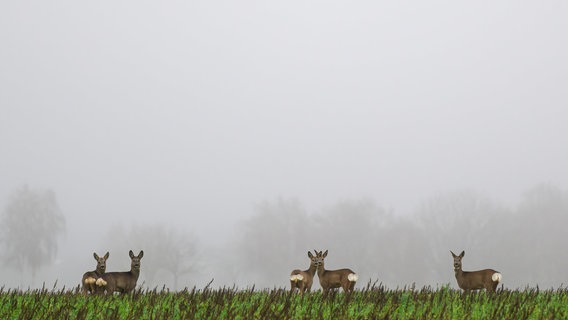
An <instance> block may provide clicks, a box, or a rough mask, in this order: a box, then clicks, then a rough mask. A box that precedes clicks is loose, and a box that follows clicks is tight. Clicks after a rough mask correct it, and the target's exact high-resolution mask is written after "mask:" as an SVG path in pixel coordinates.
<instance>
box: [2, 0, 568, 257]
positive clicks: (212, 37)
mask: <svg viewBox="0 0 568 320" xmlns="http://www.w3.org/2000/svg"><path fill="white" fill-rule="evenodd" d="M567 16H568V3H567V2H565V1H547V2H542V1H528V2H523V3H520V2H519V1H501V2H494V1H475V2H456V1H407V2H400V1H392V2H383V1H358V2H353V1H344V2H337V1H281V2H270V1H268V2H267V1H256V2H254V1H171V2H157V1H102V2H101V1H96V2H88V3H87V2H78V1H49V2H48V1H2V2H1V3H0V43H1V44H0V45H1V47H2V50H0V154H1V157H0V177H2V178H1V179H0V204H1V205H2V206H3V205H4V204H5V203H6V201H7V198H8V196H9V195H10V193H11V192H12V191H14V189H16V188H17V187H19V186H20V185H22V184H29V185H30V186H33V187H40V188H51V189H53V190H54V191H55V192H56V194H57V197H58V200H59V202H60V204H61V207H62V209H63V211H64V213H65V215H66V216H67V220H68V226H69V227H70V229H71V230H70V231H69V235H68V237H69V238H70V239H71V240H73V241H75V242H81V241H83V240H81V241H78V240H76V238H75V237H76V236H77V235H78V234H80V233H81V232H82V231H78V230H79V229H80V228H79V227H77V226H79V225H80V224H81V223H84V221H85V219H87V218H88V217H89V216H92V215H99V217H104V218H106V219H109V220H111V221H112V220H115V221H117V222H119V223H129V222H131V221H132V220H133V219H142V220H143V221H164V220H166V221H167V220H170V221H171V223H172V224H173V225H175V226H178V227H181V228H187V229H190V230H195V231H196V232H198V233H200V235H201V236H203V235H204V234H206V233H209V232H213V233H216V235H217V236H218V233H221V232H229V231H232V229H233V228H234V225H233V222H235V221H237V220H239V219H240V218H241V217H243V216H244V215H248V214H250V213H251V212H252V210H253V205H254V204H255V203H258V202H260V201H262V200H265V199H273V198H276V197H279V196H282V197H297V198H299V199H300V200H301V201H303V202H304V203H305V204H306V206H308V208H314V209H317V208H318V207H320V206H322V205H326V204H329V203H331V202H334V201H337V200H340V199H345V198H358V197H370V198H373V199H376V201H377V202H378V203H379V204H381V205H384V206H387V207H391V208H393V209H394V210H395V212H399V213H407V212H409V211H412V210H413V208H414V207H415V206H416V205H417V204H418V203H419V202H420V201H422V200H424V199H425V198H427V197H429V196H432V195H434V194H437V193H439V192H444V191H447V190H453V189H458V188H473V189H476V190H480V191H481V192H484V193H487V194H489V195H492V196H494V197H496V198H499V199H503V200H504V201H508V200H511V199H513V200H514V199H515V198H516V197H517V196H518V195H519V193H520V192H522V191H523V190H525V189H526V188H528V187H531V186H532V185H534V184H537V183H541V182H551V183H554V184H557V185H559V186H561V187H568V170H566V165H567V163H568V161H567V160H568V157H567V156H568V154H567V150H566V146H567V145H568V126H567V125H566V119H567V110H568V109H567V102H568V97H567V93H566V92H567V91H566V88H568V62H567V59H566V57H568V45H567V42H566V40H565V37H566V31H567V30H568V19H566V17H567ZM223 219H228V220H227V222H225V223H224V224H223V226H221V227H219V226H218V225H217V223H218V222H219V221H223ZM86 232H87V233H88V234H93V233H95V231H93V230H91V231H86ZM84 241H88V240H84ZM204 241H208V240H204ZM212 241H215V240H212ZM82 245H84V246H85V247H86V248H89V244H87V243H82ZM89 250H90V249H89ZM89 255H90V252H89Z"/></svg>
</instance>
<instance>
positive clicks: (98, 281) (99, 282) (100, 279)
mask: <svg viewBox="0 0 568 320" xmlns="http://www.w3.org/2000/svg"><path fill="white" fill-rule="evenodd" d="M96 283H97V286H99V287H104V286H106V285H107V282H106V281H105V280H104V279H103V278H98V279H97V282H96Z"/></svg>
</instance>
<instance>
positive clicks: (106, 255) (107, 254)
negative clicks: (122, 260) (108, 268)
mask: <svg viewBox="0 0 568 320" xmlns="http://www.w3.org/2000/svg"><path fill="white" fill-rule="evenodd" d="M109 255H110V254H109V253H108V251H107V253H106V254H105V257H104V258H105V260H106V259H108V256H109Z"/></svg>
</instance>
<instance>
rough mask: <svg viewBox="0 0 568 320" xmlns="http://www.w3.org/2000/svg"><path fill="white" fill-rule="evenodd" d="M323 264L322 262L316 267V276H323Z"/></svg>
mask: <svg viewBox="0 0 568 320" xmlns="http://www.w3.org/2000/svg"><path fill="white" fill-rule="evenodd" d="M325 271H326V270H325V266H324V264H323V263H322V264H321V265H320V266H319V267H318V277H320V278H321V277H323V275H324V273H325Z"/></svg>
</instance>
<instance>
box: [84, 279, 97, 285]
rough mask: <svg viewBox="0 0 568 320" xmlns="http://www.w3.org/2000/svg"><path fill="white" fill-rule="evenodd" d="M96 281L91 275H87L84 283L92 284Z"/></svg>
mask: <svg viewBox="0 0 568 320" xmlns="http://www.w3.org/2000/svg"><path fill="white" fill-rule="evenodd" d="M96 281H97V279H95V278H93V277H88V278H86V279H85V284H93V283H95V282H96Z"/></svg>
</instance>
